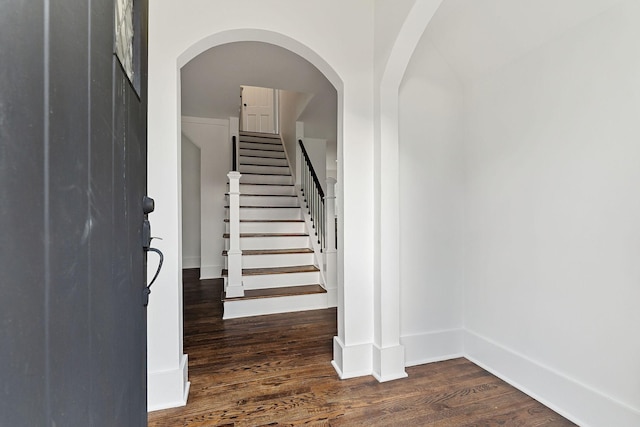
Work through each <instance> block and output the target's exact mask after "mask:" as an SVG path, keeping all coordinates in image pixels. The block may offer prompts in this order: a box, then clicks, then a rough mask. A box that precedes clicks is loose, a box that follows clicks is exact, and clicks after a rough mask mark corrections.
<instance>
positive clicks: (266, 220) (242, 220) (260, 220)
mask: <svg viewBox="0 0 640 427" xmlns="http://www.w3.org/2000/svg"><path fill="white" fill-rule="evenodd" d="M224 222H229V218H225V219H224ZM240 222H304V219H241V220H240Z"/></svg>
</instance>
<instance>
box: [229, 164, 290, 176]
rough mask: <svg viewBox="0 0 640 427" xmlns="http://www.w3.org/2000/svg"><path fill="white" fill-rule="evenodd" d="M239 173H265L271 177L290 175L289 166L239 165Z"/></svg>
mask: <svg viewBox="0 0 640 427" xmlns="http://www.w3.org/2000/svg"><path fill="white" fill-rule="evenodd" d="M240 173H265V174H271V175H291V173H290V172H289V166H269V165H264V166H254V165H243V164H240Z"/></svg>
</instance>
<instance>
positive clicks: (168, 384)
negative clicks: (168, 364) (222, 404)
mask: <svg viewBox="0 0 640 427" xmlns="http://www.w3.org/2000/svg"><path fill="white" fill-rule="evenodd" d="M188 360H189V359H188V356H187V355H186V354H183V355H182V357H181V358H180V366H179V368H177V369H172V370H170V371H159V372H149V374H148V375H147V411H148V412H151V411H159V410H161V409H168V408H177V407H180V406H185V405H186V404H187V398H188V397H189V388H190V387H191V383H190V382H189V381H188Z"/></svg>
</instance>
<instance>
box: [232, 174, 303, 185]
mask: <svg viewBox="0 0 640 427" xmlns="http://www.w3.org/2000/svg"><path fill="white" fill-rule="evenodd" d="M240 182H241V183H246V184H255V183H261V184H281V185H290V184H293V178H291V176H281V175H249V174H243V175H242V177H241V178H240Z"/></svg>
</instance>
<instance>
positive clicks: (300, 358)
mask: <svg viewBox="0 0 640 427" xmlns="http://www.w3.org/2000/svg"><path fill="white" fill-rule="evenodd" d="M221 293H222V282H221V281H220V280H204V281H199V280H198V273H197V271H196V270H187V271H185V281H184V306H185V312H184V328H185V334H184V335H185V340H184V351H185V353H187V354H189V378H190V381H191V392H190V395H189V402H188V404H187V406H186V407H183V408H174V409H168V410H164V411H156V412H152V413H150V414H149V426H154V427H159V426H166V427H169V426H171V427H173V426H189V427H196V426H208V427H213V426H216V427H221V426H225V427H230V426H234V427H235V426H299V425H305V426H448V427H452V426H455V427H458V426H469V427H471V426H554V427H559V426H573V425H574V424H573V423H571V422H569V421H567V420H566V419H564V418H562V417H561V416H559V415H558V414H556V413H555V412H553V411H551V410H550V409H548V408H546V407H545V406H543V405H542V404H540V403H538V402H537V401H535V400H533V399H531V398H530V397H528V396H526V395H525V394H523V393H521V392H520V391H518V390H516V389H515V388H513V387H511V386H509V385H508V384H506V383H505V382H503V381H501V380H500V379H498V378H496V377H495V376H493V375H491V374H489V373H488V372H486V371H484V370H482V369H481V368H479V367H478V366H476V365H474V364H473V363H471V362H469V361H467V360H465V359H454V360H449V361H446V362H439V363H432V364H428V365H422V366H416V367H411V368H407V373H408V374H409V378H407V379H403V380H397V381H391V382H387V383H382V384H380V383H378V382H377V381H376V380H375V379H373V378H372V377H364V378H355V379H350V380H339V379H338V377H337V375H336V373H335V371H334V369H333V368H332V367H331V364H330V362H331V358H332V338H333V336H334V335H335V334H336V311H335V309H330V310H316V311H308V312H302V313H288V314H276V315H270V316H259V317H254V318H245V319H232V320H225V321H222V320H221V317H222V305H221V302H220V295H221Z"/></svg>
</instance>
